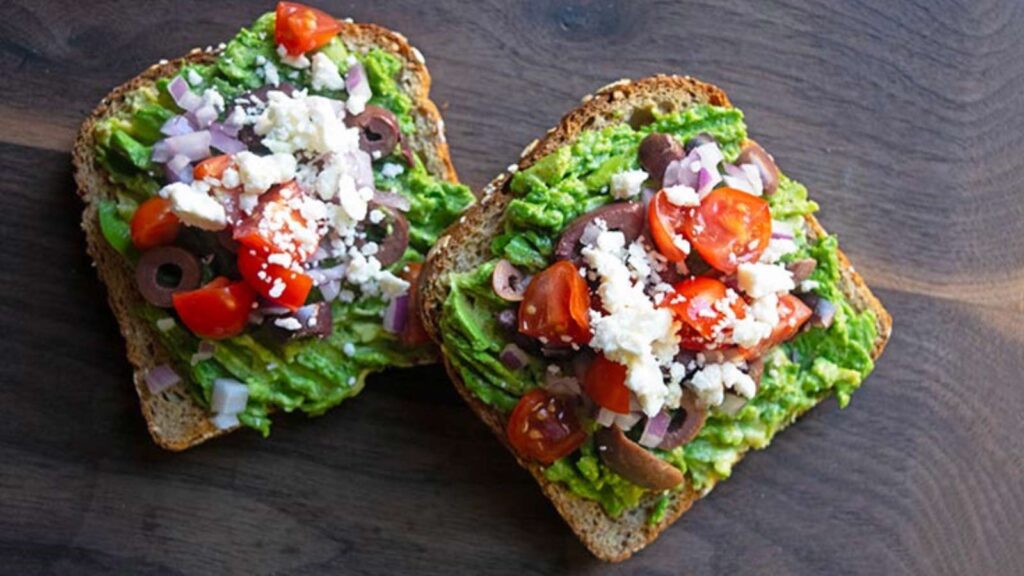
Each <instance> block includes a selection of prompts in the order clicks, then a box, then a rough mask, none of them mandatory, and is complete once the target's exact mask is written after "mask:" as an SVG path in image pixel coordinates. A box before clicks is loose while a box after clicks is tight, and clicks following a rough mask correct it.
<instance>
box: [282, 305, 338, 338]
mask: <svg viewBox="0 0 1024 576" xmlns="http://www.w3.org/2000/svg"><path fill="white" fill-rule="evenodd" d="M287 318H294V319H295V320H296V321H298V323H299V325H300V326H301V327H300V328H299V329H298V330H288V331H287V332H288V337H289V338H292V339H295V338H309V337H311V336H315V337H317V338H326V337H328V336H330V335H331V328H332V322H333V320H334V315H333V313H332V312H331V305H330V303H328V302H317V303H315V304H307V305H305V306H303V307H301V308H299V309H298V310H296V311H295V312H292V313H291V314H288V315H287V316H282V317H281V319H282V320H285V319H287Z"/></svg>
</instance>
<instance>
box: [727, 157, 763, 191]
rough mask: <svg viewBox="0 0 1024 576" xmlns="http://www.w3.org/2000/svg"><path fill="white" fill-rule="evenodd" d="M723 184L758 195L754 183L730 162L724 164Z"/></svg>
mask: <svg viewBox="0 0 1024 576" xmlns="http://www.w3.org/2000/svg"><path fill="white" fill-rule="evenodd" d="M724 180H725V185H726V186H728V187H729V188H735V189H736V190H742V191H743V192H746V193H747V194H752V195H754V196H760V195H761V194H760V192H758V191H757V189H756V187H755V186H754V184H753V183H752V182H751V181H750V179H749V178H748V176H747V173H746V172H744V171H743V170H741V169H740V168H739V167H738V166H734V165H732V164H726V165H725V177H724Z"/></svg>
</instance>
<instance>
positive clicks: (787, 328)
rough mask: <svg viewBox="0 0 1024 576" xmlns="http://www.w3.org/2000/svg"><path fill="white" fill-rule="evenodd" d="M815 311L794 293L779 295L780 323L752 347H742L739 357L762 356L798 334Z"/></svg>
mask: <svg viewBox="0 0 1024 576" xmlns="http://www.w3.org/2000/svg"><path fill="white" fill-rule="evenodd" d="M811 314H813V311H812V310H811V309H810V308H809V307H808V306H807V305H806V304H804V303H803V301H802V300H800V299H799V298H797V297H796V296H793V295H792V294H785V295H783V296H779V323H778V324H776V325H775V328H774V329H773V330H772V333H771V335H770V336H768V337H767V338H765V339H764V340H762V341H760V342H758V343H757V344H756V345H754V346H752V347H750V348H740V349H739V357H740V358H742V359H743V360H750V359H752V358H757V357H758V356H762V355H763V354H764V353H765V352H767V351H768V350H771V349H772V348H773V347H775V346H777V345H779V344H782V343H783V342H786V341H787V340H789V339H791V338H793V337H794V336H796V334H797V332H799V331H800V328H801V327H802V326H803V325H804V323H805V322H807V320H809V319H810V317H811Z"/></svg>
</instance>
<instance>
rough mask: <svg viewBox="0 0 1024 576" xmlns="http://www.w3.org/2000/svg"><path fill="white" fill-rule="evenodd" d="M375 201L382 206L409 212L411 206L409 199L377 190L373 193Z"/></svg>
mask: <svg viewBox="0 0 1024 576" xmlns="http://www.w3.org/2000/svg"><path fill="white" fill-rule="evenodd" d="M373 201H374V202H376V203H377V204H380V205H381V206H387V207H388V208H394V209H395V210H401V211H402V212H408V211H409V207H410V206H411V204H410V202H409V199H408V198H407V197H405V196H403V195H401V194H398V193H397V192H385V191H381V190H377V191H375V192H374V193H373Z"/></svg>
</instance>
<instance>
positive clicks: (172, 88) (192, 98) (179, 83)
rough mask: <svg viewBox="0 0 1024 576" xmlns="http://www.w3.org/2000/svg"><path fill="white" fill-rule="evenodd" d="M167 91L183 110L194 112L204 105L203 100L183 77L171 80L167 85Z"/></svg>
mask: <svg viewBox="0 0 1024 576" xmlns="http://www.w3.org/2000/svg"><path fill="white" fill-rule="evenodd" d="M167 91H168V92H169V93H170V94H171V98H173V99H174V103H175V104H177V105H178V107H179V108H181V109H182V110H186V111H188V112H192V111H193V110H195V109H197V108H199V107H200V106H202V105H203V99H202V98H201V97H200V96H199V95H198V94H196V93H195V92H193V91H192V89H191V88H189V86H188V82H186V81H185V79H184V78H182V77H181V76H175V77H174V79H173V80H171V82H170V83H169V84H168V85H167Z"/></svg>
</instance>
